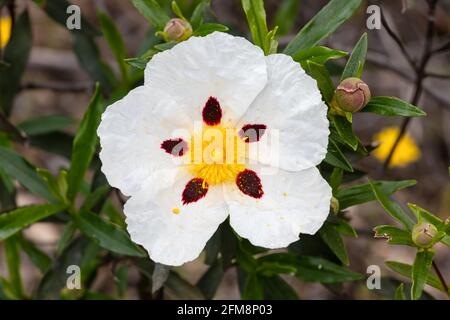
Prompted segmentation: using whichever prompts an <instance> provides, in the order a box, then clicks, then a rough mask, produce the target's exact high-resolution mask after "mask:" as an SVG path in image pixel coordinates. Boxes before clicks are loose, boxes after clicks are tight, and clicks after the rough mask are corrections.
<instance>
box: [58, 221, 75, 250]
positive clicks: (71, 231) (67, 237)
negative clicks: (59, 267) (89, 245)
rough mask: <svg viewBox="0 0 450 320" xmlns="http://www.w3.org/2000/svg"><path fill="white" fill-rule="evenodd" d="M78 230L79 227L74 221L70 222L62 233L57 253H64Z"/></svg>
mask: <svg viewBox="0 0 450 320" xmlns="http://www.w3.org/2000/svg"><path fill="white" fill-rule="evenodd" d="M76 230H77V225H76V224H75V222H73V221H69V222H68V223H66V225H65V226H64V229H63V231H62V233H61V237H60V238H59V241H58V247H57V248H56V253H57V254H58V255H61V254H62V253H63V251H64V250H65V249H66V248H67V246H68V245H69V243H70V241H72V238H73V236H74V235H75V231H76Z"/></svg>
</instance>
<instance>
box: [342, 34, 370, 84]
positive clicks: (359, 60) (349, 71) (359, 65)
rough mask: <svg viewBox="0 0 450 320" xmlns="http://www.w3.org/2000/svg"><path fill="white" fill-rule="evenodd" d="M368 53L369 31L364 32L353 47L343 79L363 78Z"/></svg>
mask: <svg viewBox="0 0 450 320" xmlns="http://www.w3.org/2000/svg"><path fill="white" fill-rule="evenodd" d="M366 55H367V33H364V34H363V35H362V36H361V38H360V39H359V40H358V42H357V43H356V45H355V47H354V48H353V51H352V54H351V55H350V59H348V61H347V64H346V65H345V68H344V72H342V77H341V81H342V80H344V79H347V78H351V77H356V78H361V74H362V71H363V68H364V62H365V61H366Z"/></svg>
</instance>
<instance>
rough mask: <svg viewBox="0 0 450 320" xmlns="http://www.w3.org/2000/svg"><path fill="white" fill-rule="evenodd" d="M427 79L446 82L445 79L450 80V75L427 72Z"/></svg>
mask: <svg viewBox="0 0 450 320" xmlns="http://www.w3.org/2000/svg"><path fill="white" fill-rule="evenodd" d="M425 77H427V78H436V79H444V80H445V79H450V74H439V73H433V72H427V73H425Z"/></svg>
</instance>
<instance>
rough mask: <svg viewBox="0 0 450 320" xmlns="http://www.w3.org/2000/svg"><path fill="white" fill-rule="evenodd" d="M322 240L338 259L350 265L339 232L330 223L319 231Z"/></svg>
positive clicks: (326, 223) (325, 224)
mask: <svg viewBox="0 0 450 320" xmlns="http://www.w3.org/2000/svg"><path fill="white" fill-rule="evenodd" d="M319 235H320V237H321V238H322V240H323V241H324V242H325V243H326V244H327V245H328V247H329V248H330V249H331V251H333V253H334V254H335V255H336V257H338V259H339V260H340V261H341V262H342V263H343V264H345V265H347V266H348V265H349V264H350V261H349V260H348V254H347V249H346V248H345V244H344V241H343V240H342V237H341V235H340V234H339V232H338V230H337V229H336V228H335V227H334V226H333V225H332V224H331V223H329V222H326V221H325V223H324V224H323V226H322V228H320V230H319Z"/></svg>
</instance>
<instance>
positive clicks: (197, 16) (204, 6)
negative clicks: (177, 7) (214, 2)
mask: <svg viewBox="0 0 450 320" xmlns="http://www.w3.org/2000/svg"><path fill="white" fill-rule="evenodd" d="M210 10H211V0H202V1H200V3H199V4H198V5H197V6H196V7H195V9H194V11H193V12H192V16H191V25H192V28H193V29H194V30H195V29H197V28H198V27H199V26H200V25H202V24H203V20H204V16H205V14H206V13H207V12H209V11H210Z"/></svg>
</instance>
